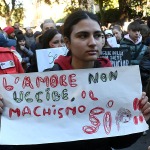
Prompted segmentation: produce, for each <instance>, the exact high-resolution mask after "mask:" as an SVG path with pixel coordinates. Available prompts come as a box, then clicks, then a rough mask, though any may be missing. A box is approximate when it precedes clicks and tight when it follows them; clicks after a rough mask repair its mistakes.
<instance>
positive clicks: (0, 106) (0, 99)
mask: <svg viewBox="0 0 150 150" xmlns="http://www.w3.org/2000/svg"><path fill="white" fill-rule="evenodd" d="M2 100H3V98H2V95H0V113H2V111H3V102H2Z"/></svg>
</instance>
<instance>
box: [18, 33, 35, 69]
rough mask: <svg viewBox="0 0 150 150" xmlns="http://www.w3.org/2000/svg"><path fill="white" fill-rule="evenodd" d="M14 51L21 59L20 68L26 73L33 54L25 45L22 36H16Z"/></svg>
mask: <svg viewBox="0 0 150 150" xmlns="http://www.w3.org/2000/svg"><path fill="white" fill-rule="evenodd" d="M16 50H17V52H18V53H19V54H20V56H21V57H22V62H21V63H22V66H23V68H24V70H25V71H26V70H27V68H28V67H29V66H30V65H31V58H32V57H33V52H32V51H31V50H30V49H29V47H28V46H27V45H26V40H25V37H24V35H23V34H18V35H17V45H16Z"/></svg>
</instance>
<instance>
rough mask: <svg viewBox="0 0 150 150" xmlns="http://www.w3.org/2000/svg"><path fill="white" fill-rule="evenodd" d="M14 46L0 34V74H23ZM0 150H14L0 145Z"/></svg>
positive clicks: (11, 40)
mask: <svg viewBox="0 0 150 150" xmlns="http://www.w3.org/2000/svg"><path fill="white" fill-rule="evenodd" d="M14 44H15V45H16V43H14V40H13V39H8V38H7V37H6V35H5V33H4V32H3V31H2V32H0V64H1V63H3V66H1V65H0V74H17V73H24V69H23V68H22V65H21V61H22V59H21V56H20V55H19V54H18V52H17V51H16V50H15V49H13V48H12V47H13V46H14ZM8 62H9V63H8ZM0 103H1V102H0ZM0 105H1V104H0ZM0 111H1V108H0ZM0 150H15V149H13V146H4V145H0Z"/></svg>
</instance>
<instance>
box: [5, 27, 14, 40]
mask: <svg viewBox="0 0 150 150" xmlns="http://www.w3.org/2000/svg"><path fill="white" fill-rule="evenodd" d="M3 31H4V32H6V33H7V36H8V38H9V39H15V32H14V31H15V30H14V28H13V27H5V28H4V29H3Z"/></svg>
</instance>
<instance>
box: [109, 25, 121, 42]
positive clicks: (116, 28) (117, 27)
mask: <svg viewBox="0 0 150 150" xmlns="http://www.w3.org/2000/svg"><path fill="white" fill-rule="evenodd" d="M112 32H113V34H114V36H115V37H116V40H117V43H118V44H120V41H121V40H122V38H123V31H122V29H121V26H120V25H114V26H113V28H112Z"/></svg>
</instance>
